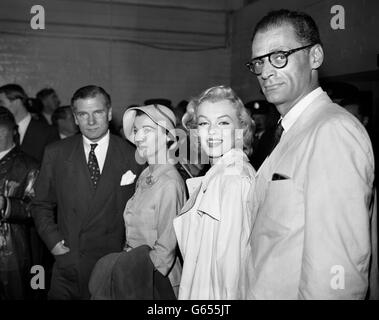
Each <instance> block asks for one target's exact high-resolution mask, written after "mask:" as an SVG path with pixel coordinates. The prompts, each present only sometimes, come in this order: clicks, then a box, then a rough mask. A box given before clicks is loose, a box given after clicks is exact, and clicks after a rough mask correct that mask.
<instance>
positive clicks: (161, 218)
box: [124, 164, 186, 290]
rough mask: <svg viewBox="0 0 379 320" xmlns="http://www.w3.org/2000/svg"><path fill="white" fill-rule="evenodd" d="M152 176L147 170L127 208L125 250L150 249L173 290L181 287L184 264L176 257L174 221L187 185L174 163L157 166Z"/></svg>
mask: <svg viewBox="0 0 379 320" xmlns="http://www.w3.org/2000/svg"><path fill="white" fill-rule="evenodd" d="M150 177H151V178H149V168H146V169H145V170H144V171H143V172H142V173H141V175H140V176H139V178H138V181H137V187H136V192H135V194H134V195H133V197H132V198H130V200H129V201H128V203H127V204H126V207H125V211H124V221H125V232H126V250H129V248H136V247H139V246H141V245H144V244H147V245H148V246H150V248H151V249H152V250H151V251H150V253H149V255H150V258H151V261H152V262H153V264H154V266H155V268H156V269H157V270H158V271H159V272H160V273H161V274H162V275H163V276H168V277H169V279H170V282H171V285H172V286H173V287H178V286H179V282H180V275H181V265H180V262H179V259H177V257H176V246H177V243H176V238H175V232H174V227H173V224H172V221H173V219H174V218H175V217H176V216H177V214H178V213H179V212H180V210H181V208H182V207H183V205H184V203H185V201H186V190H185V185H184V182H183V180H182V178H181V176H180V174H179V173H178V171H177V170H176V169H175V167H174V166H173V165H171V164H164V165H162V164H161V165H158V166H157V168H156V169H155V170H154V172H153V174H152V175H151V176H150ZM174 290H176V289H175V288H174Z"/></svg>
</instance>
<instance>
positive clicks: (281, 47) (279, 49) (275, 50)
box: [252, 46, 291, 60]
mask: <svg viewBox="0 0 379 320" xmlns="http://www.w3.org/2000/svg"><path fill="white" fill-rule="evenodd" d="M288 50H291V49H289V47H287V46H279V47H278V48H275V49H272V50H270V51H269V52H268V53H266V54H262V55H260V56H256V57H253V58H252V60H253V59H259V58H261V57H265V56H267V55H269V54H271V53H274V52H278V51H288Z"/></svg>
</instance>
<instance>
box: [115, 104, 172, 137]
mask: <svg viewBox="0 0 379 320" xmlns="http://www.w3.org/2000/svg"><path fill="white" fill-rule="evenodd" d="M138 111H141V112H143V113H144V114H146V115H147V116H148V117H149V118H150V119H151V120H152V121H153V122H154V123H155V124H157V125H158V126H160V127H162V128H163V129H165V130H166V131H167V132H168V135H169V136H170V138H172V139H173V141H175V140H176V137H175V124H176V117H175V114H174V112H172V111H171V110H170V109H169V108H167V107H166V106H162V105H160V104H150V105H148V106H141V107H132V108H129V109H128V110H126V111H125V113H124V117H123V120H122V123H123V129H124V134H125V137H126V139H128V140H129V141H130V142H132V143H134V144H135V133H134V130H133V124H134V120H135V118H136V115H137V112H138Z"/></svg>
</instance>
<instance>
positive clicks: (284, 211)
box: [260, 179, 304, 229]
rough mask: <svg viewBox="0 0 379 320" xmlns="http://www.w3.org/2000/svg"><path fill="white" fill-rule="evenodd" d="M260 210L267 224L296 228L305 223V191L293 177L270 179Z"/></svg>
mask: <svg viewBox="0 0 379 320" xmlns="http://www.w3.org/2000/svg"><path fill="white" fill-rule="evenodd" d="M260 211H261V212H262V213H264V217H265V221H266V225H267V226H268V225H272V226H275V227H282V228H283V229H295V228H296V227H299V226H301V225H302V224H303V223H304V200H303V192H302V190H301V189H300V188H298V187H297V186H296V185H295V183H294V181H293V180H292V179H286V180H275V181H270V182H269V185H268V188H267V191H266V194H265V199H264V201H263V203H262V206H261V208H260Z"/></svg>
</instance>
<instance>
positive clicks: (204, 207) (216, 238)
mask: <svg viewBox="0 0 379 320" xmlns="http://www.w3.org/2000/svg"><path fill="white" fill-rule="evenodd" d="M187 183H188V185H189V191H190V194H191V196H190V199H189V200H188V202H187V203H186V205H185V206H184V208H183V209H182V213H181V215H180V216H179V217H177V218H175V219H174V227H175V232H176V236H177V239H178V243H179V248H180V251H181V253H182V256H183V260H184V264H183V271H182V279H181V282H180V288H179V299H181V300H183V299H191V300H194V299H204V300H208V299H212V300H213V299H244V298H246V291H247V288H246V285H247V284H248V282H247V281H246V274H247V270H246V268H247V266H248V264H247V262H248V261H249V260H251V249H250V246H249V242H248V238H249V235H250V233H251V225H252V223H251V217H252V216H251V213H252V199H253V197H252V193H253V191H254V185H255V170H254V169H253V167H252V166H251V165H250V164H249V163H248V159H247V157H246V155H245V154H244V153H243V152H242V151H241V150H235V149H232V150H230V151H229V152H228V153H226V154H225V155H224V156H223V157H222V158H221V160H219V161H218V162H217V163H216V164H215V165H213V166H212V167H211V169H209V171H208V172H207V174H206V175H205V176H204V177H198V178H193V179H188V180H187Z"/></svg>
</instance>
